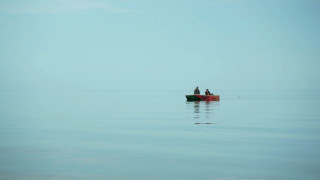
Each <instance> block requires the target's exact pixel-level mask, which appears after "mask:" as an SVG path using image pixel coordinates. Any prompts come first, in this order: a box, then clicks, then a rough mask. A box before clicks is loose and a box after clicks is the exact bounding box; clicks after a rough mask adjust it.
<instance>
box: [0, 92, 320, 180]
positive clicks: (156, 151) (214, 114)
mask: <svg viewBox="0 0 320 180" xmlns="http://www.w3.org/2000/svg"><path fill="white" fill-rule="evenodd" d="M192 92H193V89H190V90H174V89H172V90H168V89H166V90H79V89H75V90H1V91H0V179H1V180H2V179H3V180H56V179H59V180H60V179H62V180H64V179H77V180H78V179H80V180H82V179H86V180H87V179H90V180H95V179H97V180H100V179H101V180H150V179H152V180H318V179H320V91H318V90H215V91H212V92H213V93H214V94H219V95H220V101H211V102H204V101H200V102H188V101H186V98H185V95H186V94H190V93H192Z"/></svg>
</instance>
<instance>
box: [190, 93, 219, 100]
mask: <svg viewBox="0 0 320 180" xmlns="http://www.w3.org/2000/svg"><path fill="white" fill-rule="evenodd" d="M186 98H187V100H188V101H219V100H220V96H219V95H199V94H193V95H186Z"/></svg>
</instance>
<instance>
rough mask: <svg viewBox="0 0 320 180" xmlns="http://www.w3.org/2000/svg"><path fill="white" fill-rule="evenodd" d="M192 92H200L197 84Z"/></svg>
mask: <svg viewBox="0 0 320 180" xmlns="http://www.w3.org/2000/svg"><path fill="white" fill-rule="evenodd" d="M194 94H200V90H199V88H198V86H197V87H196V88H195V89H194Z"/></svg>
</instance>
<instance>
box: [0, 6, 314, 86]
mask: <svg viewBox="0 0 320 180" xmlns="http://www.w3.org/2000/svg"><path fill="white" fill-rule="evenodd" d="M319 69H320V1H318V0H105V1H102V0H0V89H25V88H27V89H30V88H31V89H32V88H36V89H37V88H40V89H41V88H43V89H78V88H80V89H122V88H123V89H191V91H192V90H193V89H194V87H195V86H200V88H201V89H204V88H210V89H320V70H319Z"/></svg>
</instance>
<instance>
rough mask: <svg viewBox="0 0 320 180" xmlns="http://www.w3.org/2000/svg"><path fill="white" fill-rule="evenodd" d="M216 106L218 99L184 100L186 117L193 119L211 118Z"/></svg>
mask: <svg viewBox="0 0 320 180" xmlns="http://www.w3.org/2000/svg"><path fill="white" fill-rule="evenodd" d="M218 106H219V101H186V108H187V117H188V118H191V117H192V118H194V119H206V120H208V119H211V118H212V114H213V113H214V112H215V110H216V108H217V107H218ZM192 110H193V111H192Z"/></svg>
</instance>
